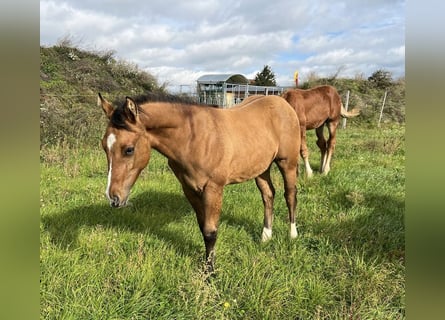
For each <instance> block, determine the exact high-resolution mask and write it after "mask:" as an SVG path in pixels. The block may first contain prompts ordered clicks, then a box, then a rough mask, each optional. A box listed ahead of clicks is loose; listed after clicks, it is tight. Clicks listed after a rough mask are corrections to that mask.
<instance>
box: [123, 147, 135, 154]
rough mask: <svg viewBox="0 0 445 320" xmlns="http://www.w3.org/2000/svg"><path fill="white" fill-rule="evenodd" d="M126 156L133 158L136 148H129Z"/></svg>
mask: <svg viewBox="0 0 445 320" xmlns="http://www.w3.org/2000/svg"><path fill="white" fill-rule="evenodd" d="M124 154H125V155H126V156H132V155H133V154H134V147H127V148H125V150H124Z"/></svg>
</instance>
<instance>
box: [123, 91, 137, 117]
mask: <svg viewBox="0 0 445 320" xmlns="http://www.w3.org/2000/svg"><path fill="white" fill-rule="evenodd" d="M125 113H126V114H127V116H128V117H129V118H130V119H131V121H132V122H136V119H137V118H138V113H139V111H138V107H137V106H136V102H134V101H133V99H131V98H130V97H125Z"/></svg>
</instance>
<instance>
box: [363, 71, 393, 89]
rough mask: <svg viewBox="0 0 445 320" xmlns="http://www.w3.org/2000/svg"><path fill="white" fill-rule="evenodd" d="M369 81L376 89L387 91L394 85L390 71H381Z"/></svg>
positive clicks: (375, 73) (374, 74) (376, 72)
mask: <svg viewBox="0 0 445 320" xmlns="http://www.w3.org/2000/svg"><path fill="white" fill-rule="evenodd" d="M368 81H369V82H370V83H371V84H372V86H374V87H375V88H379V89H386V88H388V87H390V86H391V85H392V75H391V72H389V71H386V70H383V69H379V70H377V71H375V72H374V73H373V74H372V75H371V76H370V77H369V78H368Z"/></svg>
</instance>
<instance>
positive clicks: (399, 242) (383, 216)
mask: <svg viewBox="0 0 445 320" xmlns="http://www.w3.org/2000/svg"><path fill="white" fill-rule="evenodd" d="M330 202H333V203H336V204H339V203H340V204H341V206H340V210H338V212H339V214H338V216H337V217H335V218H334V219H332V218H331V219H329V220H324V221H320V222H317V223H315V224H314V225H313V228H314V233H315V234H317V235H321V236H324V237H328V238H329V239H330V241H332V243H333V244H335V245H336V246H340V247H346V248H347V249H348V251H349V252H360V253H363V254H364V258H367V259H371V260H374V259H383V260H390V261H394V260H399V261H402V262H404V259H405V225H404V213H405V203H404V201H402V200H400V199H397V198H394V197H392V196H389V195H381V194H376V193H371V194H364V195H363V196H361V195H354V194H352V195H351V193H347V192H340V193H336V194H333V195H332V198H331V199H330ZM359 207H363V208H366V210H364V211H363V212H364V213H362V214H357V215H356V216H354V217H349V216H347V212H348V211H349V210H354V208H356V209H357V208H359ZM340 212H343V213H344V212H346V217H341V214H340ZM333 220H336V221H334V222H333Z"/></svg>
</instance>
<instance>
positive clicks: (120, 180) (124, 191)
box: [97, 93, 150, 207]
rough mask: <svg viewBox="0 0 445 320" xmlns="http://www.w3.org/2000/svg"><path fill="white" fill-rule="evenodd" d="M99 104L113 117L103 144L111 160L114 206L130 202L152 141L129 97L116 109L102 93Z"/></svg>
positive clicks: (110, 186)
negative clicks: (130, 194)
mask: <svg viewBox="0 0 445 320" xmlns="http://www.w3.org/2000/svg"><path fill="white" fill-rule="evenodd" d="M97 102H98V105H100V106H101V107H102V109H103V110H104V112H105V114H106V116H107V117H108V119H109V123H108V126H107V129H106V131H105V135H104V137H103V139H102V147H103V149H104V150H105V153H106V155H107V160H108V184H107V189H106V196H107V198H108V199H109V200H110V204H111V206H112V207H122V206H125V205H126V204H127V200H128V196H129V193H130V189H131V187H132V186H133V184H134V183H135V181H136V179H137V178H138V176H139V174H140V173H141V171H142V169H144V168H145V167H146V166H147V164H148V161H149V160H150V142H149V140H148V136H147V134H146V130H145V127H144V125H143V124H142V123H141V121H140V110H139V108H138V106H137V104H136V103H135V102H134V101H133V100H132V99H131V98H129V97H127V98H126V99H125V103H124V104H123V105H122V106H120V107H117V108H114V107H113V106H112V105H111V104H110V103H109V102H108V101H107V100H106V99H105V98H103V97H102V96H101V94H100V93H99V97H98V100H97Z"/></svg>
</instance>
